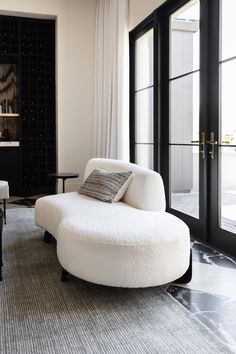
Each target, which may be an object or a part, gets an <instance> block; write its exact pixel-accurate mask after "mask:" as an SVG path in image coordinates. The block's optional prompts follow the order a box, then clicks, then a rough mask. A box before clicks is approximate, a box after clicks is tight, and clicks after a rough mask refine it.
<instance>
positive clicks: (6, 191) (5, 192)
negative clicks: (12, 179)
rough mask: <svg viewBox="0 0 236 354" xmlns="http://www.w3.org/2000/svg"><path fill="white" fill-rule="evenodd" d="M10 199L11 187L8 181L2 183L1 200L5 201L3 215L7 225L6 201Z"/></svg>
mask: <svg viewBox="0 0 236 354" xmlns="http://www.w3.org/2000/svg"><path fill="white" fill-rule="evenodd" d="M8 198H9V186H8V182H7V181H0V199H3V215H4V222H5V224H6V199H8Z"/></svg>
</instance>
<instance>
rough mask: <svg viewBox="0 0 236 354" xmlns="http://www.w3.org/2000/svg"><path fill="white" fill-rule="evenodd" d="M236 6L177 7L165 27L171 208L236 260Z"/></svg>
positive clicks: (205, 0) (169, 10) (228, 2)
mask: <svg viewBox="0 0 236 354" xmlns="http://www.w3.org/2000/svg"><path fill="white" fill-rule="evenodd" d="M235 3H236V2H235V1H234V0H219V1H218V0H201V1H200V0H191V1H181V0H180V1H175V2H173V3H172V5H170V6H169V7H166V10H165V11H166V12H165V16H163V19H162V20H161V21H162V26H163V28H164V27H165V28H166V29H167V32H168V38H166V40H167V43H168V48H167V44H164V48H165V50H164V51H165V53H164V56H162V61H163V60H165V59H167V56H168V58H169V60H168V63H169V65H168V68H167V66H166V69H165V75H166V79H167V75H168V80H166V83H164V84H162V85H163V86H162V88H163V87H164V92H165V93H164V95H165V97H164V100H163V101H164V102H166V108H165V109H164V111H163V112H164V115H163V117H164V116H168V117H169V119H168V121H166V120H165V121H164V119H163V121H162V126H163V132H164V134H163V136H165V137H166V139H165V141H164V142H163V145H164V146H165V147H164V152H163V154H162V160H163V159H165V160H167V161H168V163H167V162H165V161H164V162H163V163H162V167H163V168H164V173H163V176H164V180H165V186H166V190H167V199H168V209H169V211H170V212H172V213H173V214H175V215H177V216H179V217H180V218H182V219H183V220H184V221H185V222H186V223H187V224H188V225H189V227H190V229H191V232H192V234H193V235H194V236H196V237H197V238H199V239H201V240H203V241H207V242H210V243H211V244H212V245H214V246H216V247H218V248H220V249H223V250H225V251H226V252H228V253H231V254H233V255H235V256H236V99H235V97H236V44H235V43H236V42H235V36H234V33H235V32H236V27H235V21H234V14H235V13H236V4H235ZM167 22H168V27H167ZM167 54H168V55H167ZM167 83H168V85H167ZM166 96H167V97H168V98H166ZM167 106H168V107H167Z"/></svg>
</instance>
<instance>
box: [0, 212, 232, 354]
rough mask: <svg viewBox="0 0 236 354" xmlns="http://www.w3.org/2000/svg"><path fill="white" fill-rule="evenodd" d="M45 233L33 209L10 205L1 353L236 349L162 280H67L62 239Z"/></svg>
mask: <svg viewBox="0 0 236 354" xmlns="http://www.w3.org/2000/svg"><path fill="white" fill-rule="evenodd" d="M42 238H43V231H42V230H41V229H39V228H37V227H36V226H35V224H34V209H26V208H25V209H15V210H14V209H12V210H8V223H7V225H6V226H4V234H3V239H4V248H3V252H4V269H3V277H4V278H3V282H2V283H1V284H0V293H1V298H0V311H1V312H0V316H1V317H0V326H1V328H0V330H1V336H0V352H1V354H3V353H4V354H12V353H22V354H28V353H40V354H47V353H50V354H51V353H60V354H66V353H175V354H176V353H188V354H191V353H197V354H199V353H200V354H204V353H209V354H215V353H232V352H231V351H230V350H229V349H228V348H226V347H225V346H224V344H222V343H221V342H220V341H219V340H218V339H217V337H215V336H214V335H213V334H211V333H210V332H209V330H208V329H207V328H205V327H204V326H203V325H202V324H200V323H199V322H197V321H196V320H195V319H194V318H193V317H192V315H191V313H189V312H188V311H187V310H186V309H185V308H184V307H183V306H182V305H180V304H179V303H178V302H176V300H175V299H173V298H172V297H171V295H169V294H168V293H167V292H166V291H165V290H164V289H162V288H161V287H155V288H149V289H117V288H109V287H104V286H98V285H94V284H91V283H87V282H85V281H82V280H79V279H76V278H74V277H70V279H69V281H68V282H67V283H61V281H60V275H61V267H60V265H59V264H58V261H57V257H56V245H55V243H52V244H45V243H43V241H42Z"/></svg>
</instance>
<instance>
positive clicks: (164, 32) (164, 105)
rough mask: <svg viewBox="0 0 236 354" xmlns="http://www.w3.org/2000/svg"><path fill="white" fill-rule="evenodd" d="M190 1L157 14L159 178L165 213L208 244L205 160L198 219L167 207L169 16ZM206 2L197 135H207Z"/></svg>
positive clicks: (171, 3) (201, 167)
mask: <svg viewBox="0 0 236 354" xmlns="http://www.w3.org/2000/svg"><path fill="white" fill-rule="evenodd" d="M189 1H190V0H179V1H176V0H175V1H168V2H167V3H165V4H164V5H163V6H162V7H161V8H160V9H159V10H157V11H158V19H159V23H160V42H161V44H160V46H161V85H160V91H161V101H160V102H161V103H160V104H161V136H162V141H161V169H160V172H161V175H162V177H163V180H164V185H165V191H166V200H167V211H168V212H170V213H172V214H174V215H176V216H177V217H179V218H181V219H182V220H183V221H185V222H186V223H187V225H188V226H189V227H190V230H191V234H192V235H193V236H195V237H197V238H198V239H200V240H201V241H203V242H208V240H207V234H208V224H207V205H208V203H207V202H208V201H207V193H206V190H207V159H206V158H205V159H201V158H200V159H199V211H200V213H199V219H196V218H193V217H191V216H189V215H187V214H184V213H181V212H180V211H178V210H175V209H172V208H171V207H170V188H169V185H170V164H169V146H170V145H169V17H170V15H171V14H172V13H174V12H175V11H177V10H178V9H179V8H181V7H182V6H184V5H185V4H187V3H188V2H189ZM207 11H208V9H207V1H201V6H200V13H201V32H200V36H201V39H200V102H201V105H200V132H207V130H208V127H207V114H208V113H207V99H208V86H207V85H208V72H207V61H208V58H207V55H206V53H207V51H206V49H207V46H208V23H207Z"/></svg>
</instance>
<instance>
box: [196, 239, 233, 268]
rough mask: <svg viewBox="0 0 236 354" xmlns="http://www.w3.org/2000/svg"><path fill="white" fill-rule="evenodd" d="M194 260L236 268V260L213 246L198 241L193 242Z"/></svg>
mask: <svg viewBox="0 0 236 354" xmlns="http://www.w3.org/2000/svg"><path fill="white" fill-rule="evenodd" d="M192 250H193V261H194V262H200V263H205V264H211V265H217V266H220V267H225V268H231V269H235V270H236V260H235V259H233V258H231V257H229V256H226V255H224V254H223V253H220V252H219V251H216V250H214V249H213V248H211V247H209V246H206V245H203V244H202V243H200V242H198V241H194V242H193V246H192Z"/></svg>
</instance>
